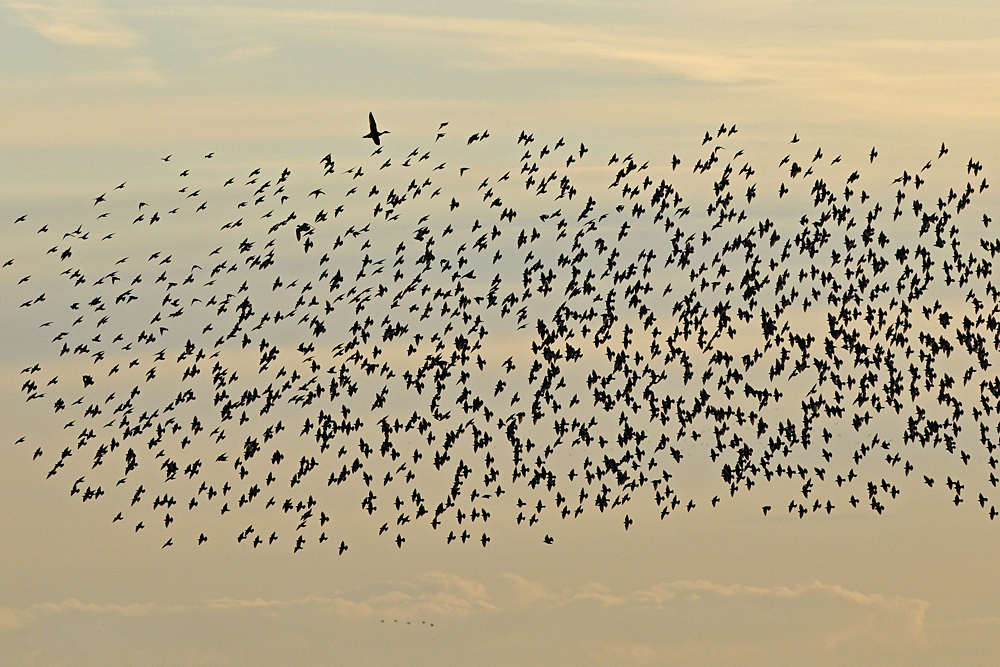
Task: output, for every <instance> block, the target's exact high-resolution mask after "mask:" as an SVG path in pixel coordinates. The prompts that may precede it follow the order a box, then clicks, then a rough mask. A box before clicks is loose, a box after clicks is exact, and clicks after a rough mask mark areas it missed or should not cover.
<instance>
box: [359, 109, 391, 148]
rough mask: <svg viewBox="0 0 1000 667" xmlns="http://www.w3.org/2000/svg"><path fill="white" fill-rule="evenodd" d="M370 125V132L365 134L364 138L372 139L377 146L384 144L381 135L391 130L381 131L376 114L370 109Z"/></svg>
mask: <svg viewBox="0 0 1000 667" xmlns="http://www.w3.org/2000/svg"><path fill="white" fill-rule="evenodd" d="M368 127H369V130H368V134H366V135H364V136H363V137H362V139H371V140H372V141H373V142H374V143H375V145H376V146H380V145H381V144H382V140H381V139H380V137H381V136H382V135H383V134H389V131H388V130H383V131H381V132H379V129H378V126H377V125H375V115H374V114H373V113H372V112H370V111H369V112H368Z"/></svg>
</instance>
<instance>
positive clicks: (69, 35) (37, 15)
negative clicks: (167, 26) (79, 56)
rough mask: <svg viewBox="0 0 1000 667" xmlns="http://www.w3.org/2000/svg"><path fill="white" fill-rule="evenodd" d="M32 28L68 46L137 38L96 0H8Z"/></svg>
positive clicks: (111, 44) (127, 42) (117, 44)
mask: <svg viewBox="0 0 1000 667" xmlns="http://www.w3.org/2000/svg"><path fill="white" fill-rule="evenodd" d="M7 6H8V7H9V8H10V9H12V10H14V11H15V12H16V13H17V14H18V15H19V16H20V17H21V20H22V21H24V22H25V23H26V24H27V25H28V26H29V27H30V28H31V29H32V30H35V31H36V32H38V34H40V35H41V36H42V37H44V38H46V39H48V40H50V41H53V42H56V43H57V44H67V45H70V46H93V47H103V48H125V47H129V46H133V45H135V44H137V43H138V42H139V35H138V34H137V33H136V32H134V31H132V30H130V29H128V28H126V27H124V26H122V25H119V24H117V23H115V22H114V20H113V19H112V16H111V13H110V12H109V11H108V10H107V9H105V8H104V7H102V6H101V5H100V4H98V3H96V2H91V1H89V0H67V1H63V2H58V1H49V2H8V3H7Z"/></svg>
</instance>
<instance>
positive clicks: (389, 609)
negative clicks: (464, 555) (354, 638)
mask: <svg viewBox="0 0 1000 667" xmlns="http://www.w3.org/2000/svg"><path fill="white" fill-rule="evenodd" d="M408 588H411V590H407V591H402V590H391V591H388V592H386V593H382V594H379V595H373V596H372V597H370V598H368V599H367V600H366V603H367V604H369V605H371V607H372V608H373V609H375V610H377V611H378V612H380V613H382V614H386V615H392V616H399V617H402V618H413V617H416V616H421V615H425V614H433V615H437V616H468V615H470V614H474V613H482V612H494V611H499V608H498V607H497V606H496V605H495V604H494V603H493V601H492V597H491V595H490V593H489V591H488V590H487V589H486V586H484V585H483V584H481V583H479V582H477V581H474V580H472V579H467V578H464V577H461V576H459V575H457V574H448V573H444V572H427V573H425V574H422V575H420V576H419V577H418V583H416V584H413V585H412V586H410V587H408Z"/></svg>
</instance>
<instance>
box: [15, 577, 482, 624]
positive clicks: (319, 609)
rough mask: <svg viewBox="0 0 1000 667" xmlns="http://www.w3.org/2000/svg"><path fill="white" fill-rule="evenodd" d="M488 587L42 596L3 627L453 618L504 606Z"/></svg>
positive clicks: (435, 580)
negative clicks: (104, 599)
mask: <svg viewBox="0 0 1000 667" xmlns="http://www.w3.org/2000/svg"><path fill="white" fill-rule="evenodd" d="M499 610H500V609H499V607H498V606H497V605H495V604H494V603H493V601H492V595H491V593H490V592H489V590H488V589H487V587H486V586H485V585H484V584H482V583H480V582H478V581H475V580H473V579H469V578H467V577H462V576H460V575H457V574H451V573H446V572H437V571H433V572H426V573H424V574H421V575H419V576H417V577H416V578H415V579H414V580H413V581H410V582H400V583H397V584H395V585H391V586H388V587H387V589H386V590H384V591H382V592H379V593H374V594H371V595H369V596H367V597H364V598H358V599H352V598H350V597H347V596H341V595H337V596H319V595H310V596H307V597H302V598H288V599H280V598H264V597H254V598H239V597H223V598H211V599H208V600H204V601H201V602H197V603H193V604H186V605H162V604H158V603H156V602H139V603H127V604H120V603H103V604H99V603H94V602H81V601H80V600H77V599H75V598H70V599H67V600H63V601H61V602H41V603H37V604H33V605H29V606H27V607H24V608H15V607H10V606H0V632H10V631H17V630H20V629H22V628H24V627H25V626H27V625H30V624H32V623H34V622H36V621H38V620H40V619H43V618H46V617H53V616H59V615H63V614H85V615H109V616H120V617H141V616H148V615H151V614H191V613H216V612H232V613H239V612H250V613H260V614H263V615H267V616H278V615H281V614H285V613H292V612H299V613H301V612H311V613H323V614H333V615H335V616H339V617H341V618H366V617H371V616H376V615H379V616H382V617H393V618H399V619H412V618H421V617H436V618H449V617H461V616H468V615H470V614H476V613H490V612H496V611H499Z"/></svg>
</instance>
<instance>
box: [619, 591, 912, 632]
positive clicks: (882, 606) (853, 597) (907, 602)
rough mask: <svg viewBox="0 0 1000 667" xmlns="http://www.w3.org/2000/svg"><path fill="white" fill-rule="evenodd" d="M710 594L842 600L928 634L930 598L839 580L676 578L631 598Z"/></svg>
mask: <svg viewBox="0 0 1000 667" xmlns="http://www.w3.org/2000/svg"><path fill="white" fill-rule="evenodd" d="M702 594H708V595H712V596H715V597H722V598H737V597H748V598H766V599H772V600H800V599H804V598H826V599H833V600H841V601H844V602H848V603H851V604H853V605H855V606H857V607H862V608H869V609H873V610H877V611H878V612H880V613H893V614H896V615H897V616H899V617H901V618H902V619H903V622H904V626H905V627H906V628H907V629H908V632H909V636H910V637H911V638H914V639H918V638H922V637H923V635H924V623H925V619H926V613H927V610H928V609H929V608H930V606H931V604H930V602H928V601H926V600H921V599H919V598H908V597H901V596H885V595H881V594H879V593H864V592H861V591H856V590H851V589H849V588H845V587H843V586H838V585H835V584H824V583H822V582H819V581H813V582H812V583H809V584H804V585H800V586H796V587H794V588H791V587H787V586H775V587H762V586H748V585H743V584H716V583H713V582H710V581H704V580H697V581H675V582H670V583H661V584H656V585H655V586H652V587H650V588H647V589H644V590H639V591H636V592H635V593H633V594H632V595H631V596H630V598H631V600H632V601H633V602H634V603H635V604H638V605H640V606H655V607H663V606H664V605H666V603H668V602H671V601H674V600H677V599H678V598H680V599H682V600H690V601H696V600H698V599H699V597H700V595H702Z"/></svg>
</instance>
